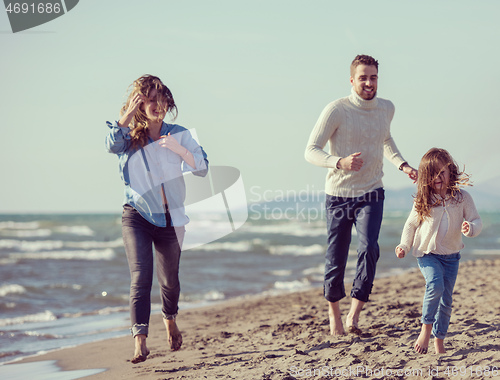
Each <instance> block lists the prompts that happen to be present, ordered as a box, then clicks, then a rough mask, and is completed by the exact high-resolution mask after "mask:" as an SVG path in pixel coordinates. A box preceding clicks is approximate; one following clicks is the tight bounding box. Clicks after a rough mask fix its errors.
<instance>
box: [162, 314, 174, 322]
mask: <svg viewBox="0 0 500 380" xmlns="http://www.w3.org/2000/svg"><path fill="white" fill-rule="evenodd" d="M161 315H162V316H163V319H167V320H172V319H175V318H176V317H177V313H175V314H165V313H161Z"/></svg>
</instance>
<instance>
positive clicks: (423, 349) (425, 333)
mask: <svg viewBox="0 0 500 380" xmlns="http://www.w3.org/2000/svg"><path fill="white" fill-rule="evenodd" d="M431 333H432V325H426V324H422V330H421V331H420V335H419V336H418V338H417V341H416V342H415V346H414V348H415V351H417V352H418V353H419V354H426V353H427V348H428V347H429V340H430V339H431Z"/></svg>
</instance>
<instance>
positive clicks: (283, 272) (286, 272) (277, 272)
mask: <svg viewBox="0 0 500 380" xmlns="http://www.w3.org/2000/svg"><path fill="white" fill-rule="evenodd" d="M269 274H272V275H273V276H277V277H285V276H290V275H291V274H292V271H291V270H289V269H278V270H272V271H270V272H269Z"/></svg>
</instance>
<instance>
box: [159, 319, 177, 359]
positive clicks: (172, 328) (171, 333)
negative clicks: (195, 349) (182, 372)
mask: <svg viewBox="0 0 500 380" xmlns="http://www.w3.org/2000/svg"><path fill="white" fill-rule="evenodd" d="M163 322H164V323H165V327H166V328H167V335H168V343H169V344H170V348H171V349H172V351H177V350H179V349H180V348H181V346H182V334H181V332H180V331H179V328H178V327H177V324H176V323H175V319H163Z"/></svg>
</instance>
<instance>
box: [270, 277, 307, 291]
mask: <svg viewBox="0 0 500 380" xmlns="http://www.w3.org/2000/svg"><path fill="white" fill-rule="evenodd" d="M310 286H311V283H310V282H309V280H308V279H306V278H304V279H302V280H294V281H276V282H275V283H274V288H275V289H277V290H288V291H295V290H300V289H306V288H309V287H310Z"/></svg>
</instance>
